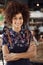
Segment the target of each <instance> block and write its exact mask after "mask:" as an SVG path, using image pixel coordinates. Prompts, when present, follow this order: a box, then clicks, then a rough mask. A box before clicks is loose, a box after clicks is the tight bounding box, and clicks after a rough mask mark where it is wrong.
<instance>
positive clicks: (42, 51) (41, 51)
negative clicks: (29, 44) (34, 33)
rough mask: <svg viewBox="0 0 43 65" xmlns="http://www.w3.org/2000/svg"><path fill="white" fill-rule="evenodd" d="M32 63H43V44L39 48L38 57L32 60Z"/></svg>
mask: <svg viewBox="0 0 43 65" xmlns="http://www.w3.org/2000/svg"><path fill="white" fill-rule="evenodd" d="M30 60H31V61H32V62H41V63H43V42H42V43H40V44H39V45H38V46H37V55H36V57H34V58H31V59H30Z"/></svg>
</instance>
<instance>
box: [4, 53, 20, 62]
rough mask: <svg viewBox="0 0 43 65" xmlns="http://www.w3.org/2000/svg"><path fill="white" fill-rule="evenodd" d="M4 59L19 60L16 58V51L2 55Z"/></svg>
mask: <svg viewBox="0 0 43 65" xmlns="http://www.w3.org/2000/svg"><path fill="white" fill-rule="evenodd" d="M4 59H5V60H6V61H16V60H19V59H18V58H17V54H16V53H10V54H6V55H4Z"/></svg>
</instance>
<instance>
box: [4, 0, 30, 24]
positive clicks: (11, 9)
mask: <svg viewBox="0 0 43 65" xmlns="http://www.w3.org/2000/svg"><path fill="white" fill-rule="evenodd" d="M18 13H21V14H22V15H23V20H24V22H23V24H25V23H27V20H28V19H29V9H28V6H27V5H23V4H21V3H18V2H16V1H15V2H13V1H10V2H9V3H8V5H7V7H6V9H5V20H6V22H7V23H12V18H13V16H15V15H16V14H18Z"/></svg>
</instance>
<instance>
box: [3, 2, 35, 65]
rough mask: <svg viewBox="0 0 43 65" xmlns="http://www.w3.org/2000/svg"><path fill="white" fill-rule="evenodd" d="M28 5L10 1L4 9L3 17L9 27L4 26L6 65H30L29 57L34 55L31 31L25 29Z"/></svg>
mask: <svg viewBox="0 0 43 65" xmlns="http://www.w3.org/2000/svg"><path fill="white" fill-rule="evenodd" d="M28 11H29V10H28V7H27V6H25V5H21V4H20V3H18V2H13V1H11V2H10V3H9V4H8V6H7V8H6V11H5V19H6V22H7V23H8V24H11V28H8V26H7V27H6V26H5V27H4V33H3V43H2V44H3V45H2V51H3V57H4V59H5V60H6V61H7V65H30V60H29V59H30V58H31V57H33V56H35V55H36V53H35V51H34V50H35V49H36V48H35V46H34V45H33V44H30V41H31V33H30V32H29V30H28V29H26V26H25V25H26V23H27V20H28V18H29V12H28Z"/></svg>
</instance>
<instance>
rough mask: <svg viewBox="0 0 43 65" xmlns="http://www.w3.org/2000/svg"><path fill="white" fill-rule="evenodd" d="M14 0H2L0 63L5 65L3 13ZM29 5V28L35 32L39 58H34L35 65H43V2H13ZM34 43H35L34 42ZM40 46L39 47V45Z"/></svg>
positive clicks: (0, 2)
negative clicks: (3, 54)
mask: <svg viewBox="0 0 43 65" xmlns="http://www.w3.org/2000/svg"><path fill="white" fill-rule="evenodd" d="M9 1H12V0H0V63H1V64H4V63H3V62H2V61H3V56H2V33H3V27H4V23H5V19H4V18H5V16H4V15H3V12H4V10H5V8H6V6H7V3H8V2H9ZM13 1H18V2H21V3H22V4H27V5H28V7H29V12H30V17H29V24H28V26H29V28H30V30H31V31H32V32H33V35H34V36H35V39H36V41H37V42H36V46H37V58H32V59H31V61H32V62H33V65H38V64H39V65H41V64H42V65H43V0H13ZM32 42H33V43H35V41H33V40H32ZM37 44H38V45H37Z"/></svg>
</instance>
